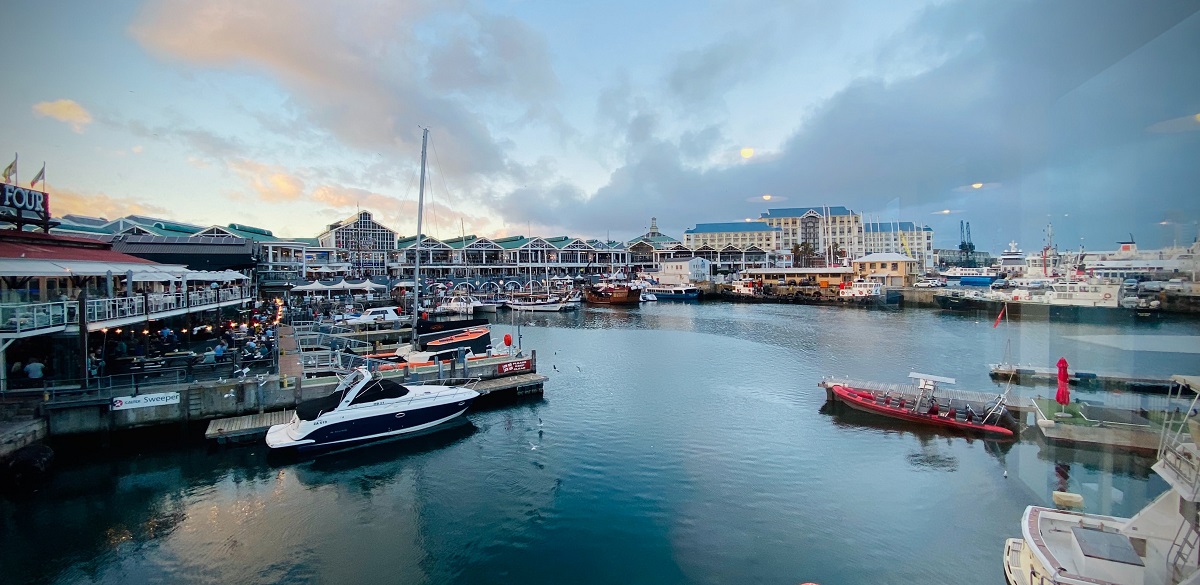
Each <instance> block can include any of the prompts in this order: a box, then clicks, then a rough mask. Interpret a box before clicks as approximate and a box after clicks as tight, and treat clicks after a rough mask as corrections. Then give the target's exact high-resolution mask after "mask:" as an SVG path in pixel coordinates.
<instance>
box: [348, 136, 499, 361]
mask: <svg viewBox="0 0 1200 585" xmlns="http://www.w3.org/2000/svg"><path fill="white" fill-rule="evenodd" d="M423 130H424V132H423V134H422V136H421V187H420V191H419V192H418V196H417V241H416V244H415V246H416V252H417V257H416V261H415V262H413V282H414V283H415V284H416V286H414V287H413V315H412V343H411V344H410V345H409V346H407V347H406V346H400V347H399V348H397V349H396V352H395V353H393V354H374V355H369V356H367V357H371V358H376V359H382V360H388V361H394V362H407V363H410V364H426V363H434V362H438V361H445V360H450V359H454V358H455V357H457V356H458V353H459V351H460V350H462V351H465V352H466V354H467V356H468V357H470V356H475V355H480V354H486V353H487V352H488V351H489V350H491V348H492V332H491V326H490V324H489V323H488V321H487V320H486V319H469V320H465V321H430V320H426V319H421V310H420V306H421V288H422V287H421V285H422V283H421V247H422V245H424V243H425V235H424V233H422V231H421V229H422V219H423V216H424V212H425V162H426V153H427V146H428V142H429V129H428V128H425V129H423Z"/></svg>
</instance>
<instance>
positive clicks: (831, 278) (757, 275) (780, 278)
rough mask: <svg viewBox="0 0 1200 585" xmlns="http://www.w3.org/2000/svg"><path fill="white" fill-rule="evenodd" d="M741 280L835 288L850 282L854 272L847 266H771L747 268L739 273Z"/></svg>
mask: <svg viewBox="0 0 1200 585" xmlns="http://www.w3.org/2000/svg"><path fill="white" fill-rule="evenodd" d="M739 274H740V276H741V277H742V278H749V279H752V280H757V281H758V282H760V283H770V284H775V285H780V284H782V285H785V286H819V287H821V288H829V287H833V288H837V287H838V285H839V284H841V283H843V282H851V281H852V280H853V276H854V270H853V269H852V268H850V267H849V266H826V267H817V268H796V267H779V266H772V267H766V268H748V269H746V270H743V271H741V272H740V273H739Z"/></svg>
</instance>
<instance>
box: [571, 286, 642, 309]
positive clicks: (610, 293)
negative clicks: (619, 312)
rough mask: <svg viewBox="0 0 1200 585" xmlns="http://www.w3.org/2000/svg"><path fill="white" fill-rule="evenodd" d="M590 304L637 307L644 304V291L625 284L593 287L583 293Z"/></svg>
mask: <svg viewBox="0 0 1200 585" xmlns="http://www.w3.org/2000/svg"><path fill="white" fill-rule="evenodd" d="M583 295H584V298H585V299H586V300H587V302H589V303H596V304H601V305H636V304H638V303H641V302H642V291H641V290H640V289H636V288H633V287H630V286H629V285H625V284H611V283H609V284H604V285H601V286H593V287H591V288H588V289H587V290H585V291H584V293H583Z"/></svg>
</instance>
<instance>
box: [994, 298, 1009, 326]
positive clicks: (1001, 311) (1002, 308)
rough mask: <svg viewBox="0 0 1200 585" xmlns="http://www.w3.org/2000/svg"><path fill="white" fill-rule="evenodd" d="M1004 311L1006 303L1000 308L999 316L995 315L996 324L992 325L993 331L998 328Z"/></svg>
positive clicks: (1006, 307)
mask: <svg viewBox="0 0 1200 585" xmlns="http://www.w3.org/2000/svg"><path fill="white" fill-rule="evenodd" d="M1006 309H1008V304H1007V303H1005V304H1004V305H1002V306H1001V307H1000V314H999V315H996V322H995V323H992V329H995V328H997V327H999V326H1000V320H1001V319H1003V318H1004V311H1005V310H1006Z"/></svg>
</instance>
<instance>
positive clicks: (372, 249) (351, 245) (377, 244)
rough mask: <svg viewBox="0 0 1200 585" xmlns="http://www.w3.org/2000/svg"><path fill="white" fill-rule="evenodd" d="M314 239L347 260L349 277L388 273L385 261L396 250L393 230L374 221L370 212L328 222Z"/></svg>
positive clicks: (362, 212) (361, 212)
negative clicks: (324, 228)
mask: <svg viewBox="0 0 1200 585" xmlns="http://www.w3.org/2000/svg"><path fill="white" fill-rule="evenodd" d="M317 242H318V244H319V245H320V246H321V247H323V248H333V249H335V250H337V251H338V258H339V260H341V259H343V258H344V259H347V260H349V265H350V274H351V275H352V276H355V277H365V276H371V275H377V274H387V273H388V260H389V259H390V258H393V257H394V256H393V254H392V252H394V251H395V250H396V232H395V231H393V230H392V229H390V228H388V227H386V226H384V225H383V224H381V223H379V222H377V221H375V219H374V218H373V217H372V216H371V212H369V211H359V212H358V213H355V214H354V215H351V216H350V217H347V218H346V219H343V220H341V221H338V222H334V223H331V224H329V227H328V228H327V229H326V230H325V231H324V232H321V234H320V235H318V236H317ZM339 263H341V262H340V261H339Z"/></svg>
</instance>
